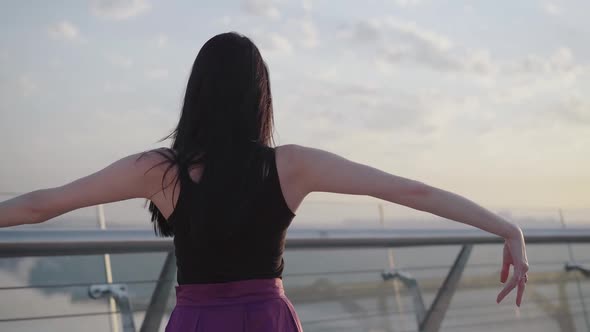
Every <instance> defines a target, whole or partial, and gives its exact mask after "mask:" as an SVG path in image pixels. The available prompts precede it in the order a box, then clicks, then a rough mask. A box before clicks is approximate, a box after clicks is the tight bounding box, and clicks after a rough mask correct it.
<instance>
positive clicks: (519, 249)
mask: <svg viewBox="0 0 590 332" xmlns="http://www.w3.org/2000/svg"><path fill="white" fill-rule="evenodd" d="M292 146H293V148H292V149H293V150H295V155H296V160H298V164H299V167H298V168H299V170H298V171H299V172H300V174H299V177H298V178H299V179H301V181H302V182H303V183H300V184H299V185H300V186H302V187H303V188H304V190H305V192H306V193H309V192H314V191H315V192H333V193H341V194H351V195H368V196H372V197H376V198H380V199H383V200H386V201H389V202H392V203H396V204H400V205H404V206H407V207H410V208H413V209H416V210H420V211H425V212H429V213H432V214H435V215H438V216H441V217H444V218H447V219H451V220H455V221H458V222H461V223H464V224H467V225H471V226H474V227H477V228H479V229H482V230H484V231H487V232H490V233H493V234H496V235H498V236H501V237H503V238H504V239H505V245H506V247H507V250H509V254H510V255H509V258H510V259H512V261H513V262H507V259H506V257H505V260H504V262H503V265H502V275H501V281H502V282H504V281H505V280H506V277H507V275H508V273H507V272H508V271H507V267H508V266H509V265H510V264H514V268H515V273H514V274H513V279H512V280H510V282H509V283H508V284H506V287H505V288H504V290H503V291H502V292H501V293H500V294H499V295H498V299H497V302H499V301H501V300H502V298H503V297H504V296H505V295H506V294H507V293H508V292H510V290H511V289H512V288H514V287H515V286H516V285H517V284H520V281H519V280H518V278H519V277H521V276H523V275H525V274H526V272H527V271H528V261H527V257H526V250H525V245H524V237H523V234H522V231H521V229H520V228H519V227H518V226H517V225H515V224H513V223H511V222H509V221H507V220H505V219H503V218H501V217H500V216H498V215H496V214H494V213H492V212H490V211H488V210H487V209H485V208H483V207H482V206H480V205H478V204H476V203H474V202H472V201H470V200H468V199H467V198H465V197H462V196H460V195H457V194H454V193H452V192H449V191H446V190H442V189H439V188H435V187H432V186H430V185H427V184H425V183H422V182H420V181H416V180H412V179H407V178H404V177H400V176H396V175H393V174H390V173H387V172H384V171H381V170H379V169H376V168H374V167H371V166H368V165H364V164H360V163H357V162H354V161H351V160H348V159H346V158H343V157H341V156H339V155H336V154H334V153H331V152H328V151H324V150H320V149H315V148H311V147H304V146H301V145H296V144H292ZM505 250H506V249H505ZM505 276H506V277H505ZM523 289H524V285H523ZM521 292H522V291H521V290H520V287H519V293H521ZM517 304H518V305H520V297H518V299H517Z"/></svg>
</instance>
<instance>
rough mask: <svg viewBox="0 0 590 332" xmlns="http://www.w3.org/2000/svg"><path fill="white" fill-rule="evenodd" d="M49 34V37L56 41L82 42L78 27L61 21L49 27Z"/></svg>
mask: <svg viewBox="0 0 590 332" xmlns="http://www.w3.org/2000/svg"><path fill="white" fill-rule="evenodd" d="M47 33H48V34H49V37H51V38H52V39H56V40H65V41H82V39H81V36H80V30H79V29H78V27H76V26H75V25H74V24H73V23H71V22H68V21H61V22H58V23H55V24H53V25H51V26H49V28H48V29H47Z"/></svg>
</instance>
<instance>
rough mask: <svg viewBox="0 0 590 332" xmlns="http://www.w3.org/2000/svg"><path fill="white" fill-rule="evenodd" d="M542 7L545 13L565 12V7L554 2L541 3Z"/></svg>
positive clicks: (556, 14) (559, 13)
mask: <svg viewBox="0 0 590 332" xmlns="http://www.w3.org/2000/svg"><path fill="white" fill-rule="evenodd" d="M541 9H542V10H543V12H545V14H547V15H551V16H559V15H561V14H562V13H563V8H561V7H560V6H558V5H556V4H555V3H552V2H545V3H543V4H542V5H541Z"/></svg>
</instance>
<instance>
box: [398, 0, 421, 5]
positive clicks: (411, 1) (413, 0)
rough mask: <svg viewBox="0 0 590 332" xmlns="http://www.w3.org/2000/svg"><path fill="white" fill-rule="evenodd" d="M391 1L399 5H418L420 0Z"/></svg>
mask: <svg viewBox="0 0 590 332" xmlns="http://www.w3.org/2000/svg"><path fill="white" fill-rule="evenodd" d="M393 2H394V3H395V4H396V5H398V6H400V7H410V6H416V5H419V4H420V3H421V2H422V1H421V0H394V1H393Z"/></svg>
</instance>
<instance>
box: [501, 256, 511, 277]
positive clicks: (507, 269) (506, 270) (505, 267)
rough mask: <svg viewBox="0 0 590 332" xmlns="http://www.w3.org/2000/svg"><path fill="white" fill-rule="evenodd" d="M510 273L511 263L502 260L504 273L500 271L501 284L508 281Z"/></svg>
mask: <svg viewBox="0 0 590 332" xmlns="http://www.w3.org/2000/svg"><path fill="white" fill-rule="evenodd" d="M509 272H510V263H508V262H507V261H506V258H504V259H503V260H502V271H500V282H501V283H505V282H506V279H508V274H509Z"/></svg>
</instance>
